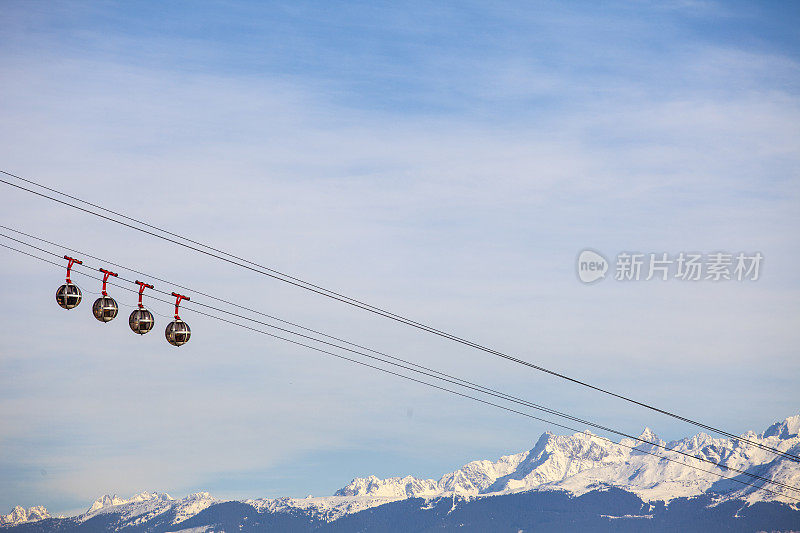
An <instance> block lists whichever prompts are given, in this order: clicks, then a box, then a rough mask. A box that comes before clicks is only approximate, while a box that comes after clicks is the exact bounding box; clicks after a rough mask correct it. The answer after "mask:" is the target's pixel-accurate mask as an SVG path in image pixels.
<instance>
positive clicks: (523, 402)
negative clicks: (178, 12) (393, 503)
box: [0, 235, 800, 501]
mask: <svg viewBox="0 0 800 533" xmlns="http://www.w3.org/2000/svg"><path fill="white" fill-rule="evenodd" d="M3 236H4V237H7V236H5V235H3ZM12 240H16V239H12ZM17 242H22V241H17ZM22 244H26V243H24V242H23V243H22ZM0 246H3V247H5V248H8V249H10V250H14V251H17V252H20V253H24V254H25V255H28V256H30V257H33V258H36V259H39V260H41V261H45V262H48V263H51V264H53V265H56V266H59V267H61V265H59V264H58V263H55V262H53V261H49V260H47V259H43V258H41V257H38V256H36V255H33V254H29V253H26V252H23V251H21V250H18V249H16V248H13V247H10V246H7V245H4V244H1V243H0ZM28 246H31V247H33V248H36V249H38V250H40V251H44V252H46V253H50V254H52V255H54V256H56V257H58V254H55V253H53V252H49V251H47V250H44V249H41V248H38V247H35V246H33V245H29V244H28ZM123 268H125V267H123ZM82 274H83V275H86V276H87V277H89V278H93V279H97V280H101V278H99V277H97V276H95V275H92V274H86V273H82ZM120 279H122V280H123V281H128V282H130V280H126V279H125V278H120ZM112 284H113V285H114V286H117V287H119V288H122V289H123V290H127V291H131V292H136V291H135V289H131V288H128V287H125V286H122V285H119V284H117V283H112ZM160 292H164V291H160ZM152 299H155V300H157V301H160V302H164V303H171V302H169V301H168V300H164V299H161V298H158V297H152ZM187 309H188V307H187ZM191 310H192V311H193V312H195V313H198V314H200V315H202V316H206V317H209V318H212V319H216V320H220V321H222V322H226V323H229V324H232V325H236V326H239V327H242V328H245V329H249V330H252V331H255V332H258V333H262V334H264V335H268V336H270V337H274V338H277V339H280V340H284V341H286V342H290V343H293V344H297V345H300V346H304V347H306V348H310V349H312V350H316V351H318V352H322V353H325V354H329V355H333V356H335V357H339V358H341V359H344V360H347V361H351V362H355V363H358V364H363V365H365V366H368V367H370V368H375V369H378V370H382V371H385V372H388V373H390V374H392V375H397V376H400V377H405V378H407V379H411V380H412V381H416V382H419V383H422V384H425V385H429V386H432V387H435V388H438V389H441V390H444V391H446V392H451V393H454V394H457V395H459V396H464V397H467V398H470V399H473V400H477V401H479V402H482V403H487V404H489V405H493V406H495V407H500V408H503V409H506V410H509V411H511V412H516V413H519V414H524V415H525V416H531V415H529V414H525V413H522V412H519V411H517V410H514V409H509V408H507V407H504V406H501V405H498V404H494V403H492V402H487V401H485V400H482V399H480V398H475V397H473V396H470V395H465V394H463V393H459V392H457V391H453V390H451V389H447V388H443V387H440V386H437V385H433V384H430V383H428V382H425V381H421V380H418V379H415V378H411V377H409V376H405V375H403V374H398V373H397V372H392V371H389V370H387V369H383V368H380V367H375V366H373V365H370V364H367V363H363V362H361V361H358V360H355V359H352V358H349V357H345V356H342V355H340V354H336V353H333V352H330V351H329V350H325V349H321V348H319V347H316V346H312V345H308V344H305V343H304V342H300V341H296V340H292V339H289V338H286V337H282V336H280V335H276V334H272V333H268V332H266V331H264V330H260V329H258V328H254V327H250V326H247V325H245V324H241V323H238V322H235V321H232V320H228V319H225V318H223V317H219V316H216V315H213V314H210V313H206V312H203V311H199V310H197V309H191ZM217 311H220V312H223V313H229V314H233V315H234V316H239V317H240V318H245V319H248V318H247V317H241V316H240V315H236V314H234V313H230V312H228V311H224V310H217ZM248 320H253V319H248ZM254 321H255V320H254ZM255 322H258V321H255ZM259 323H261V324H263V325H265V326H268V327H270V328H274V329H278V330H280V331H283V332H285V333H289V334H293V335H298V336H300V337H303V338H305V339H307V340H311V341H315V342H320V343H323V344H327V345H329V346H331V347H334V348H338V349H343V350H346V351H349V352H352V353H356V354H358V355H362V356H365V357H368V358H370V359H373V360H377V361H380V362H382V363H385V364H389V365H393V366H396V367H400V368H403V369H405V370H410V371H412V372H415V373H418V374H422V375H425V376H427V377H432V378H435V379H438V380H441V381H445V382H447V383H451V384H455V385H458V386H461V387H464V388H467V389H469V390H473V391H476V392H480V393H483V394H487V395H489V396H494V397H497V398H501V399H504V400H506V401H509V402H512V403H516V404H519V405H523V406H525V407H530V408H533V409H537V410H540V411H543V412H546V413H548V414H552V415H555V416H559V417H562V418H566V419H568V420H571V421H574V422H579V423H582V424H586V425H588V426H590V427H594V428H597V429H600V430H603V431H607V432H610V433H614V434H616V435H619V436H622V437H625V438H629V439H632V440H634V441H638V442H640V443H642V444H647V445H651V446H654V447H657V448H661V449H663V450H665V451H667V452H673V453H677V454H680V455H683V456H685V457H688V458H690V459H695V460H698V461H701V462H705V463H708V464H711V465H713V466H717V467H719V468H722V469H725V470H729V471H731V472H736V473H739V474H742V475H745V476H748V477H750V478H752V479H758V480H761V481H764V482H765V483H770V484H773V485H778V486H781V487H783V488H786V489H789V490H792V491H795V492H799V493H800V489H798V488H796V487H793V486H791V485H788V484H785V483H782V482H779V481H776V480H772V479H769V478H765V477H763V476H759V475H757V474H753V473H751V472H747V471H745V470H741V469H737V468H734V467H730V466H728V465H725V464H722V463H718V462H716V461H712V460H710V459H706V458H702V457H697V456H694V455H691V454H689V453H687V452H683V451H680V450H676V449H669V448H667V447H666V445H664V444H661V443H660V442H651V441H648V440H644V439H642V438H640V437H636V436H633V435H629V434H627V433H624V432H621V431H618V430H615V429H613V428H609V427H606V426H602V425H599V424H596V423H593V422H591V421H587V420H583V419H580V418H577V417H573V416H572V415H568V414H565V413H561V412H559V411H556V410H554V409H550V408H548V407H543V406H540V405H537V404H533V403H531V402H528V401H526V400H521V399H519V398H515V397H513V396H510V395H506V394H504V393H492V392H488V391H490V390H491V389H487V388H485V387H481V386H479V385H478V386H470V385H467V384H465V383H468V382H464V380H459V379H458V378H453V379H448V378H446V377H441V376H439V375H435V374H432V373H429V372H425V371H423V370H418V369H415V368H412V367H409V366H405V365H403V364H399V363H395V362H392V361H387V360H384V359H381V358H380V357H376V356H371V355H369V354H364V353H361V352H358V351H355V350H352V349H348V348H346V347H342V346H338V345H335V344H332V343H329V342H326V341H321V340H319V339H315V338H313V337H308V336H305V335H301V334H298V333H296V332H292V331H289V330H285V329H283V328H279V327H277V326H273V325H271V324H267V323H263V322H259ZM411 364H412V365H413V363H411ZM433 372H436V371H433ZM436 373H438V374H442V375H444V376H447V375H446V374H443V373H439V372H436ZM448 377H451V376H448ZM531 417H532V418H534V419H536V420H540V421H544V422H547V423H553V424H554V425H556V426H559V427H565V428H567V429H570V430H573V431H578V430H576V429H574V428H570V427H567V426H564V425H562V424H558V423H555V422H552V421H549V420H545V419H541V418H538V417H533V416H531ZM601 438H604V437H601ZM605 440H608V441H609V442H613V441H611V440H610V439H605ZM614 444H616V443H614ZM629 447H630V446H629ZM630 448H632V449H633V448H635V447H630ZM639 451H645V450H639ZM651 455H655V456H656V457H664V456H662V455H656V454H652V453H651ZM681 464H685V463H682V462H681ZM686 466H690V467H691V465H686ZM700 470H703V469H700ZM703 471H706V470H703ZM706 472H709V471H706ZM717 475H719V474H717ZM721 477H724V476H721ZM725 479H733V478H725ZM752 486H755V485H752ZM762 488H763V486H762ZM765 490H767V489H765ZM798 501H800V499H798Z"/></svg>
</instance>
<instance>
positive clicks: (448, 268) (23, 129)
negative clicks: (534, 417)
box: [0, 1, 800, 512]
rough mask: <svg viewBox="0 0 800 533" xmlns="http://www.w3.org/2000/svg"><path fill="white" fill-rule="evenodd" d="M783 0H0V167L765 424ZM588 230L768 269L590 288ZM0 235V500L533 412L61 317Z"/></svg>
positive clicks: (719, 415) (789, 51)
mask: <svg viewBox="0 0 800 533" xmlns="http://www.w3.org/2000/svg"><path fill="white" fill-rule="evenodd" d="M798 19H800V8H798V7H797V6H795V5H794V4H790V3H757V4H751V3H744V2H742V3H730V2H725V3H715V2H691V1H686V2H666V3H664V2H630V3H627V2H623V3H604V4H602V5H601V6H598V5H595V4H594V3H581V4H576V3H571V4H569V5H566V4H563V3H556V2H553V3H535V4H529V3H515V2H492V3H476V2H473V3H459V4H456V3H422V2H420V3H403V4H397V3H377V2H363V3H356V2H353V3H347V4H346V5H332V4H330V3H328V2H319V3H296V2H286V3H279V2H273V3H225V4H222V3H219V4H218V3H196V2H186V3H178V2H175V3H172V2H171V3H168V4H163V3H145V2H142V3H119V4H116V3H110V2H109V3H97V2H93V3H31V2H7V3H6V4H4V9H3V12H2V14H0V21H1V22H2V24H0V68H2V72H3V73H4V75H3V78H4V80H3V83H2V85H0V116H2V118H3V121H2V124H3V125H2V127H0V153H2V155H3V157H2V160H3V162H2V165H0V166H1V167H2V168H3V169H6V170H9V171H12V172H15V173H18V174H21V175H23V176H28V177H32V178H34V179H39V180H41V181H42V182H45V183H48V184H51V185H53V186H56V187H59V188H62V189H68V190H69V191H70V192H71V193H73V194H75V195H77V196H80V197H84V198H87V199H90V200H93V201H98V202H102V203H104V204H105V205H107V206H109V207H111V208H113V209H118V210H122V211H124V212H127V213H130V214H133V215H135V216H139V217H142V218H145V219H147V220H149V221H151V222H152V223H155V224H158V225H161V226H164V227H168V228H170V229H172V230H174V231H178V232H180V233H184V234H187V235H190V236H194V237H196V238H200V239H201V240H207V241H208V242H211V243H217V244H221V245H224V247H225V248H226V249H229V250H230V251H232V252H233V253H237V254H238V255H243V256H246V257H249V258H253V259H255V260H258V261H259V262H262V263H266V264H269V265H273V266H275V267H277V268H279V269H281V270H283V271H287V272H291V273H294V274H298V275H301V276H302V277H304V278H307V279H310V280H312V281H316V282H320V283H322V284H324V285H326V286H330V287H332V288H336V289H340V290H341V291H343V292H345V293H347V294H351V295H353V296H356V297H360V298H362V299H364V300H366V301H369V302H372V303H375V304H377V305H381V306H384V307H386V308H389V309H392V310H394V311H396V312H399V313H402V314H405V315H407V316H411V317H413V318H416V319H418V320H421V321H424V322H427V323H431V324H434V325H436V326H437V327H440V328H443V329H446V330H448V331H453V332H455V333H457V334H462V335H469V336H470V337H471V338H474V339H476V340H477V341H479V342H482V343H484V344H487V345H490V346H493V347H497V348H498V349H501V350H503V351H506V352H510V353H514V354H518V355H519V356H520V357H522V358H524V359H527V360H530V361H534V362H537V363H540V364H542V365H543V366H546V367H549V368H554V369H556V370H563V371H564V372H567V373H570V374H573V375H575V376H577V377H580V378H584V379H586V380H588V381H591V382H593V383H597V384H600V385H604V386H607V387H608V388H611V389H614V390H618V391H620V392H623V393H626V394H630V395H631V396H634V397H637V398H640V399H642V400H645V401H649V402H652V403H655V404H657V405H660V406H664V407H666V408H669V409H672V410H675V411H677V412H680V413H686V414H689V415H691V416H694V417H696V418H698V419H700V420H704V421H708V422H711V423H713V424H714V425H717V426H721V427H724V428H726V429H728V430H730V431H734V432H744V431H746V430H749V429H756V430H760V429H763V428H765V427H766V426H767V425H769V424H770V423H772V422H773V421H774V420H777V419H782V418H784V417H786V416H790V415H793V414H797V412H798V407H797V406H798V405H799V402H798V400H800V393H798V388H797V386H796V379H794V377H796V376H797V375H798V372H799V371H800V366H799V365H798V362H797V361H798V358H797V349H796V347H797V345H798V341H800V338H798V337H799V336H800V335H798V330H797V327H796V324H797V320H798V318H800V308H799V307H798V303H797V302H798V301H800V300H799V299H798V282H797V276H796V270H797V268H796V265H797V264H798V261H800V249H799V248H798V242H797V228H798V226H799V225H800V216H798V213H800V210H799V209H798V193H799V192H800V188H799V187H798V173H797V172H798V171H797V169H798V168H800V165H798V163H800V151H799V150H798V148H800V98H798V89H800V87H799V85H800V63H799V62H798V61H799V58H798V53H800V45H799V43H798V39H800V36H798V35H797V32H796V28H797V26H798V22H799V21H798ZM0 206H1V207H2V209H1V210H0V211H1V212H2V215H0V223H3V224H6V225H11V226H17V227H19V228H20V229H23V230H27V231H30V232H33V233H36V234H39V235H43V236H45V237H47V238H49V239H51V240H55V241H58V242H63V243H65V244H66V245H69V246H73V247H75V248H79V249H85V250H87V251H90V252H93V253H95V254H96V255H100V256H103V257H108V258H109V259H112V260H114V261H116V262H120V263H123V264H129V265H131V266H133V267H138V268H140V269H143V270H145V271H148V272H152V273H154V274H158V275H161V276H163V277H166V278H168V279H175V280H176V281H180V282H183V283H184V284H186V285H189V286H195V287H198V288H201V289H204V290H206V291H208V292H211V293H214V294H219V295H223V296H226V297H229V298H233V299H236V300H237V301H241V302H242V303H244V304H246V305H251V306H256V307H258V308H259V309H263V310H264V311H265V312H270V313H273V314H276V315H279V316H282V317H285V318H287V319H291V320H296V321H298V322H301V323H303V324H307V325H310V326H312V327H318V328H321V329H324V330H326V331H330V332H333V333H336V334H339V335H342V336H345V337H347V338H352V339H354V340H358V341H360V342H363V343H366V344H369V345H370V346H375V347H377V348H379V349H383V350H388V351H391V352H392V353H395V354H397V355H400V356H403V357H406V358H410V359H414V360H415V361H420V362H424V363H425V364H429V365H431V366H434V367H437V368H441V369H444V370H447V371H450V372H453V373H456V374H458V375H460V376H463V377H465V378H468V379H473V380H479V381H481V382H482V383H486V384H487V385H490V386H493V387H495V388H502V389H503V390H507V391H509V392H511V393H514V394H518V395H521V396H525V397H526V398H529V399H531V400H532V401H538V402H540V403H545V404H547V405H550V406H553V407H556V408H559V409H562V410H565V411H569V412H571V413H574V414H576V415H578V416H582V417H588V418H593V419H596V420H597V421H598V422H601V423H604V424H607V425H611V426H615V427H619V428H620V429H622V430H625V431H628V432H633V433H638V432H639V431H640V430H641V429H642V427H643V426H645V425H649V426H651V427H653V428H654V429H655V430H656V431H657V432H658V433H659V434H661V435H662V436H663V437H665V438H667V439H669V438H679V437H682V436H685V435H688V434H691V433H694V429H693V428H691V427H687V426H684V425H680V424H678V423H676V422H674V421H672V420H670V419H665V418H659V417H655V416H653V415H651V414H650V413H647V412H642V411H640V410H636V409H632V408H630V407H628V406H626V405H620V404H619V403H618V402H613V401H610V400H608V399H606V398H598V397H596V395H593V394H591V393H589V392H587V391H584V390H581V389H578V388H576V387H573V386H570V385H568V384H565V383H563V382H556V381H554V380H553V379H551V378H547V377H546V376H542V375H540V374H536V373H534V372H533V371H531V372H527V371H521V370H520V368H519V367H516V366H514V365H511V364H509V363H506V362H503V361H500V360H497V359H495V358H490V357H488V356H486V355H484V354H481V353H479V352H474V351H471V350H469V349H466V348H464V347H459V346H457V345H452V344H451V343H448V342H445V341H442V340H440V339H436V338H431V337H429V336H424V335H422V334H420V333H418V332H415V331H410V330H407V329H403V328H400V327H398V326H397V325H395V324H391V323H386V322H385V321H382V320H379V319H376V318H374V317H371V316H368V315H364V314H363V313H360V312H358V311H356V310H353V309H348V308H343V307H342V306H341V305H338V304H336V303H334V302H330V301H326V300H322V299H320V298H318V297H315V296H313V295H310V294H307V293H303V292H299V291H297V290H293V289H291V288H290V287H288V286H285V285H281V284H277V283H275V282H272V281H270V280H268V279H266V278H261V277H256V276H253V275H250V274H247V273H246V272H243V271H235V270H231V269H230V268H229V267H227V266H225V265H221V264H218V263H215V262H214V261H213V260H211V259H209V258H205V257H202V256H195V255H191V254H187V253H186V252H185V251H182V250H180V249H175V248H174V247H170V246H168V245H165V244H164V243H161V242H158V241H154V240H152V239H148V238H146V237H144V236H141V235H138V234H132V233H130V232H129V231H126V230H124V229H121V228H119V227H114V226H110V225H108V224H105V223H102V222H101V221H98V220H96V219H88V218H87V217H86V216H84V215H81V214H80V213H76V212H73V211H69V210H64V209H61V208H57V207H54V206H53V205H51V204H47V203H44V202H42V201H41V200H38V199H36V198H33V197H30V196H25V195H23V194H21V193H18V192H14V191H12V190H9V189H6V190H3V191H2V194H0ZM586 247H591V248H594V249H597V250H600V251H602V252H604V253H606V254H607V255H609V256H613V255H614V254H616V253H617V252H619V251H622V250H639V251H642V252H670V253H677V252H679V251H703V252H713V251H717V250H727V251H731V252H738V251H748V252H752V251H756V250H758V251H761V252H762V253H763V254H764V256H765V263H764V264H765V266H764V271H763V277H762V279H760V280H759V281H758V282H756V283H750V284H747V283H744V284H742V283H738V284H737V283H719V284H714V283H699V284H680V283H672V282H665V283H656V282H652V283H644V282H642V283H631V284H627V285H626V284H621V283H615V282H612V281H610V280H607V281H605V282H603V283H600V284H597V285H594V286H591V287H587V286H583V285H581V284H580V283H579V282H578V281H577V280H576V277H575V270H574V268H575V265H574V261H575V257H576V255H577V253H578V252H579V251H580V250H582V249H583V248H586ZM0 257H2V262H0V264H1V265H2V272H3V275H4V279H5V284H6V287H7V290H5V291H4V303H5V305H4V306H3V308H2V310H0V317H2V321H3V323H4V324H6V325H7V333H6V335H4V336H3V337H2V339H0V427H2V431H0V479H3V480H4V481H3V482H2V483H1V484H0V509H4V508H10V507H11V506H12V505H16V504H22V505H26V506H29V505H36V504H44V505H46V506H48V508H50V509H51V510H52V511H55V512H68V511H72V510H75V509H79V508H82V507H85V506H88V503H90V501H91V500H93V499H94V498H95V497H97V496H99V495H101V494H103V493H106V492H117V493H119V494H121V495H129V494H133V493H135V492H139V491H142V490H159V491H167V492H170V493H172V494H173V495H175V496H182V495H184V494H186V493H188V492H193V491H198V490H209V491H211V492H212V493H213V494H215V495H217V496H219V497H267V496H282V495H289V496H305V495H306V494H309V493H311V494H314V495H323V494H330V493H332V492H333V491H335V490H336V489H337V488H339V487H341V486H343V485H344V484H345V483H347V482H348V481H349V480H350V479H351V478H352V477H354V476H363V475H368V474H376V475H379V476H390V475H405V474H413V475H417V476H431V477H438V476H439V475H441V474H442V473H444V472H446V471H451V470H453V469H455V468H457V467H458V466H460V465H461V464H463V463H464V462H466V461H469V460H472V459H477V458H496V457H497V456H499V455H502V454H504V453H511V452H518V451H520V450H523V449H527V448H530V447H531V446H532V445H533V443H534V442H535V441H536V438H537V437H538V435H539V434H540V433H541V432H542V431H546V430H548V429H550V428H548V427H547V426H546V425H545V424H537V423H532V422H531V421H527V420H524V419H518V418H517V417H514V416H512V415H507V414H503V413H498V412H496V411H494V410H492V409H490V408H485V407H480V406H476V405H474V404H472V403H470V402H467V401H464V400H460V399H458V398H451V397H448V396H443V395H442V394H440V393H437V392H435V391H430V390H426V389H421V388H420V387H419V386H416V385H414V384H411V383H404V382H401V381H399V380H395V379H392V378H390V377H384V376H381V375H376V374H375V373H374V372H372V371H369V370H366V369H358V368H354V367H352V366H348V365H346V364H344V363H342V362H340V361H336V360H328V359H325V358H322V357H320V356H319V355H316V354H313V353H306V352H303V351H301V350H299V349H296V348H293V347H290V346H284V345H281V344H278V343H276V342H272V341H268V340H267V339H264V338H262V337H260V336H257V335H249V334H246V333H244V332H241V331H239V330H236V329H230V328H227V327H225V326H223V325H221V324H218V323H215V322H211V321H208V320H204V319H203V318H202V317H198V316H191V315H190V314H189V313H186V314H185V316H184V318H185V319H186V320H187V321H189V322H190V323H191V325H192V329H193V339H192V342H191V343H190V344H188V345H187V346H185V347H183V348H181V349H180V350H173V349H172V348H171V347H169V346H168V345H166V343H165V342H164V341H163V338H162V337H161V333H160V330H161V327H163V326H162V324H160V323H159V324H157V326H156V332H155V333H154V334H152V335H148V336H145V337H142V338H134V337H133V336H132V335H131V334H130V332H129V331H127V326H125V324H124V321H123V320H117V321H114V322H112V323H110V324H107V325H102V324H99V323H97V322H96V321H94V320H93V319H91V318H90V317H88V310H87V308H88V306H85V307H84V306H83V305H82V306H81V307H79V308H78V309H77V310H75V311H72V312H70V313H66V312H64V311H62V310H61V309H60V308H58V307H57V306H56V305H55V303H54V302H53V301H52V300H53V296H52V293H53V292H54V290H55V288H56V287H57V286H58V285H59V284H60V283H61V282H63V280H62V276H63V273H62V272H61V271H59V270H57V269H54V268H51V267H49V266H47V265H40V264H38V263H32V262H31V261H30V260H28V259H25V258H23V257H18V256H16V255H11V254H10V253H6V252H2V256H0ZM77 279H78V282H79V283H81V284H82V286H84V288H85V289H86V290H93V291H97V290H99V289H98V287H94V286H92V284H93V283H94V282H92V281H90V280H85V279H84V280H81V279H80V278H77ZM115 296H117V298H118V300H120V301H121V302H122V303H126V304H129V303H131V302H132V300H131V298H130V297H129V296H128V295H125V294H124V293H120V291H117V293H116V294H115ZM91 297H92V296H91V295H87V299H91ZM153 307H154V308H155V309H156V310H157V311H159V312H161V313H162V314H169V309H168V308H167V306H161V307H158V306H156V305H154V306H153ZM157 318H158V319H159V320H161V321H162V322H163V321H164V320H165V319H163V318H159V317H157ZM31 331H33V332H35V333H33V334H31V333H29V332H31Z"/></svg>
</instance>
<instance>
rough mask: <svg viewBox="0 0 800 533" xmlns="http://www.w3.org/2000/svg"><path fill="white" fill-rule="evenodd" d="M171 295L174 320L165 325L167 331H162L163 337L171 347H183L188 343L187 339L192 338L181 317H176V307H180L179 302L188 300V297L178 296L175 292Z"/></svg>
mask: <svg viewBox="0 0 800 533" xmlns="http://www.w3.org/2000/svg"><path fill="white" fill-rule="evenodd" d="M172 295H173V296H174V297H175V320H173V321H172V322H170V323H169V324H167V329H165V330H164V336H165V337H166V338H167V342H168V343H170V344H171V345H173V346H183V345H184V344H186V343H187V342H189V337H191V336H192V330H191V329H189V324H187V323H186V322H184V321H183V320H181V317H179V316H178V306H180V304H181V300H188V299H189V297H188V296H184V295H182V294H178V293H177V292H173V293H172Z"/></svg>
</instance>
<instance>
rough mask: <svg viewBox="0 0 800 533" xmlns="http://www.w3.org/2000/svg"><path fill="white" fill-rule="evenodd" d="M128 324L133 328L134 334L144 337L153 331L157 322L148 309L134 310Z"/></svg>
mask: <svg viewBox="0 0 800 533" xmlns="http://www.w3.org/2000/svg"><path fill="white" fill-rule="evenodd" d="M128 324H129V325H130V326H131V330H133V332H134V333H138V334H139V335H144V334H145V333H147V332H148V331H150V330H151V329H153V326H155V324H156V321H155V319H154V318H153V313H151V312H150V311H148V310H147V309H134V310H133V313H131V316H130V318H129V319H128Z"/></svg>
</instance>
